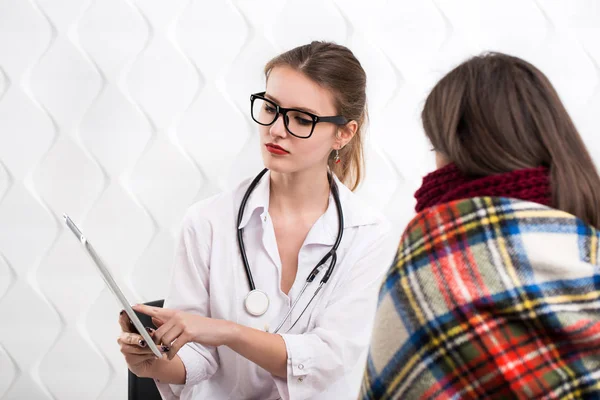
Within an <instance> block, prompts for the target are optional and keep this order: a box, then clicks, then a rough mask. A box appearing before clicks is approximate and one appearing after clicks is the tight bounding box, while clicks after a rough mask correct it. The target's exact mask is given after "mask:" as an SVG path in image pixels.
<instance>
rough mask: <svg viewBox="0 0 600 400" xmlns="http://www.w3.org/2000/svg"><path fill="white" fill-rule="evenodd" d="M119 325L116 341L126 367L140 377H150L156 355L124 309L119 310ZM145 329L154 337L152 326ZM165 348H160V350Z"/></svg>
mask: <svg viewBox="0 0 600 400" xmlns="http://www.w3.org/2000/svg"><path fill="white" fill-rule="evenodd" d="M119 325H120V326H121V330H122V332H121V335H120V336H119V337H118V338H117V343H119V345H120V346H121V353H123V356H125V362H127V367H128V368H129V370H130V371H131V372H132V373H134V374H135V375H137V376H139V377H141V378H148V377H151V371H152V367H153V365H154V364H155V361H156V360H157V358H156V356H155V355H154V353H152V350H150V349H149V348H148V345H147V343H146V341H145V340H144V338H143V337H142V336H141V335H140V334H138V333H137V331H136V329H135V328H134V327H133V325H132V324H131V321H130V320H129V317H128V316H127V314H126V313H125V312H124V311H121V315H120V316H119ZM146 330H147V331H148V334H149V335H150V337H151V338H153V339H154V337H155V331H154V330H153V329H152V328H146ZM159 348H160V347H159ZM165 350H166V349H161V351H165ZM163 357H164V356H163Z"/></svg>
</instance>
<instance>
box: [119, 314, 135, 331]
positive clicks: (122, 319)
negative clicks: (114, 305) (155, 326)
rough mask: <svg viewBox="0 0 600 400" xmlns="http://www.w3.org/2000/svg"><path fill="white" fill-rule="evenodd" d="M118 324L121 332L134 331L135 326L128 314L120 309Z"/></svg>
mask: <svg viewBox="0 0 600 400" xmlns="http://www.w3.org/2000/svg"><path fill="white" fill-rule="evenodd" d="M119 325H120V326H121V330H122V331H123V332H135V331H136V330H135V327H134V326H133V324H132V323H131V320H130V319H129V316H128V315H127V313H126V312H125V311H124V310H121V314H119Z"/></svg>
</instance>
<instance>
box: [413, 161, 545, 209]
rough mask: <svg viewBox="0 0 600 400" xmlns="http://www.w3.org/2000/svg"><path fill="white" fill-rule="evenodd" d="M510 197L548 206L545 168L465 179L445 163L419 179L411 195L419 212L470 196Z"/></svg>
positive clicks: (454, 168) (466, 177) (453, 166)
mask: <svg viewBox="0 0 600 400" xmlns="http://www.w3.org/2000/svg"><path fill="white" fill-rule="evenodd" d="M479 196H491V197H510V198H514V199H519V200H526V201H532V202H534V203H539V204H544V205H550V199H551V193H550V181H549V178H548V169H547V168H545V167H538V168H528V169H521V170H516V171H511V172H506V173H503V174H498V175H490V176H484V177H469V176H467V175H465V174H463V173H462V172H460V171H459V169H458V167H456V165H454V164H448V165H446V166H445V167H443V168H440V169H438V170H436V171H433V172H432V173H430V174H428V175H426V176H425V177H424V178H423V184H422V185H421V187H420V188H419V190H417V192H416V193H415V198H416V199H417V206H416V207H415V210H416V211H417V212H420V211H422V210H424V209H425V208H428V207H432V206H435V205H437V204H442V203H447V202H449V201H453V200H460V199H467V198H471V197H479Z"/></svg>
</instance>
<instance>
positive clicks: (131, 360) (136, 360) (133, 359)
mask: <svg viewBox="0 0 600 400" xmlns="http://www.w3.org/2000/svg"><path fill="white" fill-rule="evenodd" d="M124 355H125V362H126V363H127V364H128V365H138V364H141V363H143V362H144V361H149V360H156V356H155V355H154V354H142V355H137V354H124Z"/></svg>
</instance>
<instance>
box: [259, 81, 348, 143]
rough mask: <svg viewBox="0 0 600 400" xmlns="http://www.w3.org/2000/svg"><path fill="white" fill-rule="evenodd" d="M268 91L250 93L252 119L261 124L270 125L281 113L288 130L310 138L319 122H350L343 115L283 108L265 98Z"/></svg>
mask: <svg viewBox="0 0 600 400" xmlns="http://www.w3.org/2000/svg"><path fill="white" fill-rule="evenodd" d="M265 94H266V92H261V93H255V94H251V95H250V112H251V115H252V119H253V120H254V121H255V122H256V123H257V124H259V125H263V126H269V125H272V124H273V123H275V121H277V118H278V117H279V114H281V115H282V116H283V124H284V125H285V128H286V129H287V131H288V132H289V133H290V134H291V135H294V136H296V137H298V138H302V139H308V138H309V137H311V135H312V133H313V131H314V130H315V125H316V124H318V123H319V122H331V123H333V124H336V125H344V124H347V123H348V119H347V118H346V117H343V116H341V115H337V116H332V117H321V116H318V115H315V114H313V113H310V112H308V111H305V110H299V109H296V108H283V107H280V106H279V105H278V104H277V103H275V102H273V101H272V100H269V99H267V98H265Z"/></svg>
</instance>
